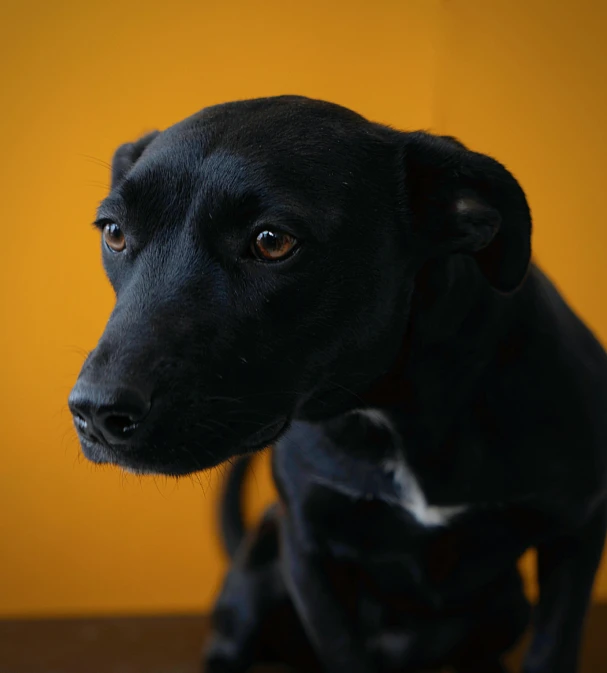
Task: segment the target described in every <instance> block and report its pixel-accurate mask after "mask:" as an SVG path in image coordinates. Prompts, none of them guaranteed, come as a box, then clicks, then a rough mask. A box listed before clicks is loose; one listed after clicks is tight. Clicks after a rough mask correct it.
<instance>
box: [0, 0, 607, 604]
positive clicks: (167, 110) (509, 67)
mask: <svg viewBox="0 0 607 673" xmlns="http://www.w3.org/2000/svg"><path fill="white" fill-rule="evenodd" d="M606 28H607V6H606V5H605V3H604V2H602V1H601V0H597V1H596V2H591V1H590V0H584V1H580V0H571V2H560V3H555V2H553V1H551V0H520V1H518V0H517V1H515V0H492V1H491V2H487V1H486V0H383V1H382V0H380V1H378V2H375V3H368V2H366V0H348V2H341V1H337V0H336V1H334V2H326V0H325V1H321V0H308V1H307V2H306V3H301V2H293V1H290V0H281V1H278V0H264V1H263V2H261V3H260V2H253V1H252V0H246V1H245V0H232V1H231V2H220V1H219V0H214V1H207V2H193V1H191V2H184V1H183V0H174V1H173V2H170V3H167V2H157V1H155V0H154V1H150V0H146V2H142V1H140V0H136V1H135V2H125V0H121V2H118V1H117V0H104V1H103V2H100V1H99V0H91V1H90V2H88V3H81V4H75V3H71V2H70V3H68V2H66V1H63V2H61V1H57V2H54V3H42V2H40V3H23V2H16V1H15V0H9V1H8V2H7V1H6V0H5V1H4V2H3V3H2V7H1V9H0V33H1V34H2V35H1V36H2V39H1V40H0V63H1V64H2V65H1V66H0V67H1V68H2V82H3V86H2V88H3V104H2V106H1V108H0V129H1V130H2V155H3V161H2V162H1V163H0V172H1V176H0V178H1V179H0V185H1V186H2V187H1V190H2V194H1V200H0V203H1V206H2V211H1V212H2V219H3V222H2V227H1V231H2V239H1V240H2V249H1V254H2V261H1V262H0V311H1V314H0V315H1V323H0V327H1V329H0V353H1V354H2V359H1V365H0V414H1V416H0V449H1V453H0V456H1V462H0V544H1V545H2V547H1V550H0V615H5V616H8V615H46V614H83V613H110V612H111V613H127V612H164V611H167V612H171V611H191V610H199V609H201V608H207V607H209V605H210V603H211V601H212V598H213V596H214V594H215V592H216V590H217V588H218V585H219V582H220V579H221V577H222V574H223V572H224V568H225V565H224V559H223V556H222V554H221V550H220V547H219V543H218V541H217V536H216V525H215V500H216V496H217V493H218V481H217V476H216V474H202V475H199V476H197V477H195V478H192V479H184V480H180V481H178V482H176V481H174V480H165V479H161V478H155V479H154V478H144V479H140V478H137V477H133V476H130V475H129V476H127V475H125V474H122V473H120V472H118V471H117V470H115V469H107V468H99V467H94V466H92V465H90V464H88V463H86V462H85V461H84V459H83V458H81V457H80V454H79V449H78V446H77V442H76V439H75V436H74V433H73V431H72V429H71V420H70V417H69V413H68V411H67V406H66V398H67V394H68V392H69V389H70V387H71V385H72V383H73V381H74V379H75V377H76V375H77V372H78V370H79V368H80V365H81V363H82V360H83V357H84V353H85V351H86V350H87V349H90V348H92V347H93V346H94V345H95V342H96V339H97V338H98V336H99V335H100V334H101V331H102V330H103V326H104V323H105V320H106V318H107V316H108V314H109V311H110V309H111V306H112V301H113V296H112V292H111V289H110V287H109V285H108V283H107V282H106V280H105V278H104V276H103V272H102V269H101V264H100V254H99V245H98V236H97V234H96V233H95V232H94V231H93V229H92V227H90V226H89V225H88V223H89V222H90V221H92V219H93V215H94V209H95V206H96V204H97V202H98V201H99V200H100V199H101V198H102V197H103V195H104V193H105V190H106V188H107V182H108V168H107V166H106V165H105V163H104V162H108V161H109V160H110V158H111V155H112V152H113V150H114V148H115V147H116V146H117V145H118V144H120V143H122V142H124V141H126V140H131V139H134V138H136V137H138V136H139V135H141V134H142V133H144V132H145V131H147V130H150V129H152V128H164V127H166V126H168V125H170V124H172V123H174V122H176V121H178V120H179V119H181V118H183V117H185V116H186V115H188V114H190V113H192V112H194V111H195V110H197V109H199V108H201V107H204V106H206V105H209V104H212V103H216V102H221V101H224V100H230V99H234V98H245V97H255V96H261V95H271V94H279V93H301V94H305V95H309V96H314V97H319V98H326V99H329V100H333V101H335V102H338V103H341V104H344V105H347V106H349V107H352V108H354V109H356V110H358V111H359V112H361V113H363V114H365V115H367V116H368V117H370V118H373V119H375V120H377V121H382V122H386V123H389V124H391V125H394V126H397V127H401V128H411V129H413V128H426V129H431V130H434V131H438V132H446V133H450V134H453V135H456V136H459V137H460V138H461V139H462V140H463V141H464V142H467V143H468V144H470V145H472V146H473V147H474V148H475V149H479V150H481V151H485V152H488V153H491V154H494V155H496V156H497V157H498V158H499V159H500V160H502V161H503V162H504V163H506V164H507V165H508V166H509V167H510V168H511V169H512V170H513V171H514V172H515V174H516V175H517V176H518V177H519V179H520V180H521V182H522V184H523V185H524V187H525V189H526V191H527V193H528V196H529V199H530V202H531V205H532V208H533V213H534V217H535V252H536V257H537V258H538V259H539V261H540V263H541V264H542V266H543V267H544V268H545V269H546V270H547V271H548V272H549V274H550V275H551V276H552V277H553V278H554V279H555V280H556V281H557V283H558V285H559V286H560V287H561V288H562V290H563V292H564V293H565V295H566V297H567V298H568V299H569V300H570V301H571V302H572V304H573V305H574V306H575V307H576V308H577V309H578V311H579V312H580V313H581V314H582V316H583V317H584V318H585V319H586V320H587V321H588V322H589V323H590V325H591V326H592V327H593V328H594V329H595V330H596V331H597V333H598V335H599V336H600V337H601V338H602V339H603V341H604V342H607V313H606V311H605V310H604V297H605V296H607V271H606V270H605V265H604V262H603V254H604V252H603V251H604V250H605V249H606V246H607V227H606V226H605V207H604V193H605V189H606V188H605V170H604V168H603V166H604V162H605V161H606V159H605V157H607V135H606V133H607V131H606V129H607V126H606V124H605V120H606V119H607V94H606V93H605V83H606V82H607V51H606V48H605V39H604V35H605V31H606ZM572 450H575V447H572ZM248 488H249V500H250V502H251V504H252V506H254V509H255V510H256V511H258V510H259V508H260V507H261V506H262V504H263V502H267V500H268V499H269V498H270V497H271V487H270V483H269V479H268V475H267V470H266V466H265V463H263V462H261V463H260V466H259V468H258V470H257V471H256V474H255V478H254V479H253V480H251V483H250V484H249V486H248ZM597 595H598V596H601V597H602V598H607V568H604V570H603V572H602V576H601V578H600V580H599V583H598V587H597Z"/></svg>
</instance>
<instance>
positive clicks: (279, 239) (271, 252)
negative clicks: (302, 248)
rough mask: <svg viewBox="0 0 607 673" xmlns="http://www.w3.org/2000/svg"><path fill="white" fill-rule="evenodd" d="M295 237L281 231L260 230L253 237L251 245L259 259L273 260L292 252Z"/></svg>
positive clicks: (295, 241)
mask: <svg viewBox="0 0 607 673" xmlns="http://www.w3.org/2000/svg"><path fill="white" fill-rule="evenodd" d="M296 245H297V239H296V238H295V237H294V236H291V235H290V234H286V233H285V232H283V231H270V230H268V231H262V232H260V233H259V234H257V236H256V237H255V240H254V241H253V243H252V245H251V247H252V250H253V253H254V254H255V256H256V257H258V258H259V259H262V260H265V261H268V262H275V261H277V260H279V259H284V258H285V257H286V256H287V255H288V254H289V253H291V252H293V250H294V249H295V246H296Z"/></svg>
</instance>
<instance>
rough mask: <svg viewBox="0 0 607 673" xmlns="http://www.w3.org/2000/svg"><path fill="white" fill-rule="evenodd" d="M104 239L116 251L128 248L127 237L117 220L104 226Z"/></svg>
mask: <svg viewBox="0 0 607 673" xmlns="http://www.w3.org/2000/svg"><path fill="white" fill-rule="evenodd" d="M103 240H104V241H105V243H106V245H107V247H108V248H109V249H110V250H113V251H114V252H122V251H123V250H124V249H125V248H126V239H125V237H124V234H123V233H122V229H121V228H120V227H119V226H118V225H117V224H116V223H115V222H110V223H109V224H106V225H105V227H103Z"/></svg>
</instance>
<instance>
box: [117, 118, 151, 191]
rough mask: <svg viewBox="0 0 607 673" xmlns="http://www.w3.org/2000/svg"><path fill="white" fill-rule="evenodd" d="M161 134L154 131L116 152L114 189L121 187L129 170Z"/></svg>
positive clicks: (121, 146) (126, 144)
mask: <svg viewBox="0 0 607 673" xmlns="http://www.w3.org/2000/svg"><path fill="white" fill-rule="evenodd" d="M159 134H160V131H152V132H151V133H148V134H147V135H145V136H143V138H140V139H139V140H137V141H135V142H134V143H124V145H120V147H119V148H118V149H117V150H116V151H115V152H114V157H113V158H112V189H114V187H116V186H117V185H119V184H120V183H121V182H122V181H123V180H124V177H125V176H126V174H127V173H128V171H129V169H130V168H131V167H132V166H133V165H134V164H135V162H136V161H137V159H139V157H140V156H141V155H142V154H143V151H144V150H145V148H146V147H147V146H148V145H149V144H150V143H151V142H152V140H154V138H156V136H158V135H159Z"/></svg>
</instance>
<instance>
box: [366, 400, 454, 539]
mask: <svg viewBox="0 0 607 673" xmlns="http://www.w3.org/2000/svg"><path fill="white" fill-rule="evenodd" d="M354 413H358V414H360V415H363V416H365V417H366V418H367V419H368V420H369V421H370V422H371V423H374V424H375V425H378V426H381V427H384V428H387V429H389V430H390V431H391V432H392V433H393V435H394V437H395V438H396V437H398V433H397V431H396V429H395V428H394V426H393V425H392V423H391V421H390V419H389V418H388V417H387V416H386V414H384V413H383V412H382V411H380V410H378V409H357V410H356V411H355V412H354ZM395 452H396V457H395V458H393V459H391V460H386V461H384V463H383V468H384V470H386V472H388V473H392V474H393V476H394V483H395V486H396V490H397V493H398V494H399V499H400V504H401V506H402V507H403V509H406V510H407V511H408V512H409V513H410V514H411V515H412V516H413V517H414V518H415V519H416V520H417V521H418V522H419V523H420V524H421V525H422V526H426V527H432V526H446V525H448V524H449V522H450V521H451V520H452V519H453V518H454V517H456V516H458V515H459V514H462V513H463V512H465V511H466V509H467V506H466V505H453V506H448V507H443V506H437V505H431V504H430V503H429V502H428V500H427V499H426V496H425V494H424V492H423V490H422V488H421V486H420V484H419V481H418V480H417V478H416V476H415V474H414V473H413V471H412V470H411V468H410V467H409V465H408V464H407V461H406V460H405V457H404V453H403V450H402V447H401V446H400V442H399V441H395Z"/></svg>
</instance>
